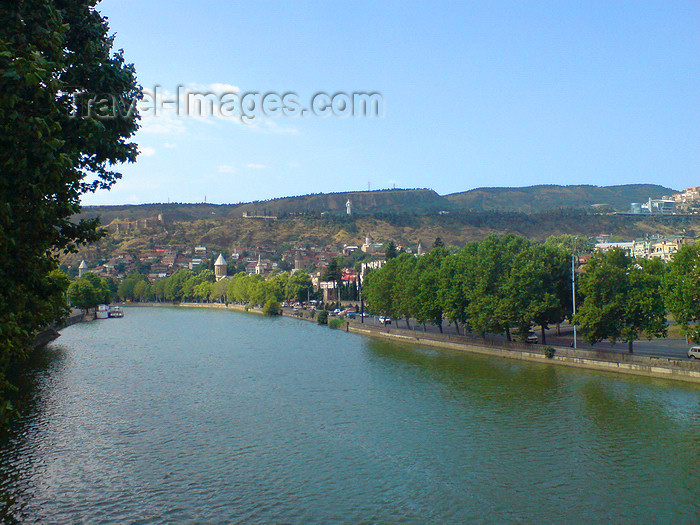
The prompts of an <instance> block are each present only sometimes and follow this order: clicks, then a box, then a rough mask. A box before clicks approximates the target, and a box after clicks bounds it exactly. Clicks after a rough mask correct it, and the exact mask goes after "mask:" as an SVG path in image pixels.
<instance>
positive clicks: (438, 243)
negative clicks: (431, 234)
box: [433, 237, 445, 248]
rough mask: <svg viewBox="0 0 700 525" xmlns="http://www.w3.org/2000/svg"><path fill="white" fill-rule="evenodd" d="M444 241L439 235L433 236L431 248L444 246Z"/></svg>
mask: <svg viewBox="0 0 700 525" xmlns="http://www.w3.org/2000/svg"><path fill="white" fill-rule="evenodd" d="M444 247H445V243H444V242H443V240H442V238H441V237H435V242H433V248H444Z"/></svg>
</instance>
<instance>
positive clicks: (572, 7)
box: [84, 0, 700, 204]
mask: <svg viewBox="0 0 700 525" xmlns="http://www.w3.org/2000/svg"><path fill="white" fill-rule="evenodd" d="M98 9H99V10H100V11H101V12H102V13H103V14H105V15H106V16H107V17H108V18H109V22H110V26H111V29H112V31H113V32H115V33H116V35H117V37H116V47H118V48H123V49H124V52H125V56H126V58H127V60H128V61H129V62H133V63H134V64H135V66H136V70H137V73H138V78H139V82H140V83H141V85H142V86H143V87H144V88H146V89H153V88H154V86H160V89H161V90H162V91H163V92H166V96H167V94H168V93H169V92H172V93H174V92H175V91H176V90H177V87H178V86H184V87H187V88H188V89H191V90H202V91H207V90H211V89H214V90H217V89H218V90H219V92H221V91H229V92H234V93H239V94H240V95H243V94H245V93H251V92H257V93H261V94H264V93H268V92H274V93H279V94H284V93H289V92H293V93H296V94H298V96H299V100H300V103H301V105H302V106H304V107H308V106H309V102H310V100H311V98H312V96H313V95H314V94H316V93H318V92H325V93H329V94H335V93H338V92H342V93H350V94H352V93H355V92H377V93H380V94H381V95H382V98H383V116H381V117H374V118H360V117H352V116H350V117H344V118H343V117H339V116H327V117H318V116H313V115H312V116H307V117H300V116H297V117H288V116H278V117H264V116H262V118H260V119H258V120H257V121H256V122H255V123H253V124H244V123H241V122H240V119H236V118H233V117H231V116H227V117H208V118H194V117H184V116H181V117H177V116H176V115H174V114H173V113H172V112H167V111H165V112H163V114H162V115H160V116H157V117H155V116H153V115H147V116H145V117H144V118H143V121H142V124H143V129H142V130H141V131H139V133H138V135H137V136H136V140H137V142H138V143H139V145H140V148H141V150H142V152H143V153H142V155H140V157H139V160H138V162H137V163H136V164H135V165H128V166H124V167H123V169H122V170H121V171H122V172H123V174H124V178H123V179H122V180H121V181H120V182H119V183H117V184H116V185H115V187H114V188H113V189H112V191H110V192H104V191H103V192H98V193H97V194H95V195H92V196H88V197H86V198H85V199H84V203H85V204H120V203H146V202H166V201H167V200H170V201H171V202H175V201H178V202H202V201H203V200H204V198H205V196H206V199H207V201H208V202H216V203H229V202H241V201H250V200H258V199H267V198H274V197H281V196H287V195H299V194H306V193H318V192H332V191H355V190H366V189H367V187H368V184H369V185H370V187H371V188H372V189H380V188H389V187H392V186H393V185H396V187H402V188H414V187H429V188H433V189H434V190H436V191H437V192H438V193H440V194H446V193H453V192H458V191H464V190H468V189H472V188H477V187H483V186H526V185H531V184H596V185H609V184H630V183H654V184H663V185H666V186H670V187H672V188H676V189H682V188H685V187H688V186H696V185H700V147H699V146H700V77H699V75H698V71H700V23H698V20H700V3H698V2H691V1H686V2H677V1H675V2H674V1H658V2H645V1H636V0H635V1H626V2H615V1H606V2H573V1H572V2H565V1H559V2H501V1H483V2H460V3H457V2H443V3H438V2H427V1H426V2H379V3H374V2H373V3H370V2H343V3H329V2H288V1H287V2H240V3H239V2H230V1H208V2H182V1H164V0H163V1H160V0H104V1H103V2H102V3H101V4H99V5H98ZM212 86H213V88H212ZM234 90H237V91H234Z"/></svg>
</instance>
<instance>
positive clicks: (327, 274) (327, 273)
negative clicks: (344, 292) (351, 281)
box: [321, 257, 343, 301]
mask: <svg viewBox="0 0 700 525" xmlns="http://www.w3.org/2000/svg"><path fill="white" fill-rule="evenodd" d="M321 280H323V281H333V282H334V283H335V286H336V290H337V293H338V301H340V285H341V282H342V280H343V271H342V270H341V269H340V264H339V263H338V259H337V257H333V258H332V259H331V262H329V263H328V266H326V268H325V270H324V271H323V274H322V277H321Z"/></svg>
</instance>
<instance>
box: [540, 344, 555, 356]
mask: <svg viewBox="0 0 700 525" xmlns="http://www.w3.org/2000/svg"><path fill="white" fill-rule="evenodd" d="M542 351H543V352H544V356H545V357H546V358H547V359H552V358H553V357H554V354H555V353H556V350H555V349H554V348H552V347H551V346H545V347H544V348H543V349H542Z"/></svg>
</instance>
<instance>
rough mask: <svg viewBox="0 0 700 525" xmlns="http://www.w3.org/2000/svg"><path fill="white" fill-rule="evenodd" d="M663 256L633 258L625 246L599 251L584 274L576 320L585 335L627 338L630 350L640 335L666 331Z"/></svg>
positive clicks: (593, 340) (590, 338) (591, 338)
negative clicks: (603, 251)
mask: <svg viewBox="0 0 700 525" xmlns="http://www.w3.org/2000/svg"><path fill="white" fill-rule="evenodd" d="M664 270H665V268H664V266H663V262H662V261H661V260H660V259H651V260H647V259H639V260H637V259H633V258H631V257H629V256H627V255H626V254H625V252H623V251H622V250H619V249H614V250H610V251H609V252H607V253H605V254H602V253H596V254H595V255H594V256H593V258H592V259H591V260H590V262H589V263H588V264H587V265H586V272H585V274H584V275H583V276H582V278H581V292H582V293H583V295H584V301H583V304H582V305H581V307H580V309H579V310H578V312H577V314H576V316H575V319H574V320H575V321H576V322H577V323H579V324H580V325H581V329H582V331H583V333H584V335H585V337H586V339H587V340H588V341H589V342H591V343H596V342H598V341H600V340H602V339H608V340H610V341H613V342H614V341H618V340H621V341H626V342H627V345H628V349H629V351H630V352H632V350H633V343H634V341H635V340H636V339H639V337H640V336H641V335H645V336H646V337H649V338H651V337H662V336H664V337H665V335H666V310H665V307H664V299H663V295H662V293H661V282H662V279H663V274H664Z"/></svg>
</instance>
